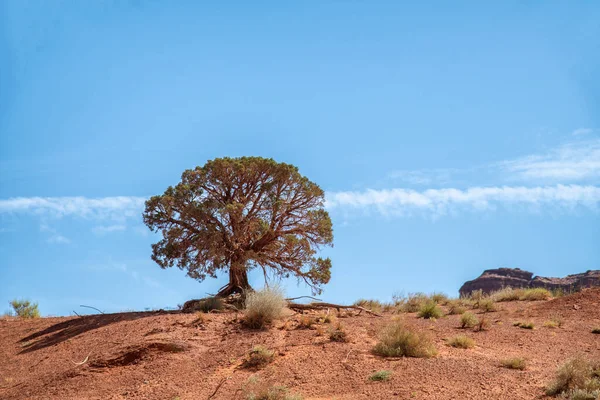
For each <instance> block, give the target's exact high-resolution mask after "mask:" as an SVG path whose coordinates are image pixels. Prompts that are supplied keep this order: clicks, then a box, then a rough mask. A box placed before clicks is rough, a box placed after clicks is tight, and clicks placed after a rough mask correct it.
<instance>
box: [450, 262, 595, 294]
mask: <svg viewBox="0 0 600 400" xmlns="http://www.w3.org/2000/svg"><path fill="white" fill-rule="evenodd" d="M593 286H600V270H588V271H586V272H584V273H581V274H573V275H567V276H565V277H564V278H548V277H543V276H534V275H533V273H532V272H529V271H524V270H522V269H519V268H496V269H487V270H485V271H483V273H482V274H481V275H480V276H479V277H478V278H476V279H473V280H471V281H467V282H465V283H464V284H463V285H462V287H461V288H460V290H459V292H460V295H461V296H466V295H468V294H469V293H471V292H472V291H474V290H482V291H483V292H484V293H490V292H494V291H496V290H500V289H502V288H505V287H512V288H538V287H541V288H546V289H550V290H555V289H562V290H564V291H566V292H571V291H575V290H579V289H581V288H585V287H593Z"/></svg>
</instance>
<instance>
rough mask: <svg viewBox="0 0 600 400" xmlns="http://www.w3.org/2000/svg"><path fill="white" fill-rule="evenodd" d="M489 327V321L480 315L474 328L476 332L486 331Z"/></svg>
mask: <svg viewBox="0 0 600 400" xmlns="http://www.w3.org/2000/svg"><path fill="white" fill-rule="evenodd" d="M489 327H490V321H488V319H487V318H486V317H481V319H480V320H479V322H478V323H477V325H476V326H475V330H476V331H477V332H481V331H487V330H488V329H489Z"/></svg>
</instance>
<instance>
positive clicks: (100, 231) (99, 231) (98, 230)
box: [92, 225, 127, 235]
mask: <svg viewBox="0 0 600 400" xmlns="http://www.w3.org/2000/svg"><path fill="white" fill-rule="evenodd" d="M125 229H127V227H126V226H125V225H108V226H96V227H94V228H92V232H94V233H95V234H96V235H105V234H107V233H111V232H122V231H124V230H125Z"/></svg>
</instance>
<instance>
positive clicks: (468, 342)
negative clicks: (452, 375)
mask: <svg viewBox="0 0 600 400" xmlns="http://www.w3.org/2000/svg"><path fill="white" fill-rule="evenodd" d="M448 345H449V346H452V347H456V348H457V349H471V348H473V347H475V341H474V340H473V339H471V338H470V337H468V336H465V335H458V336H454V337H452V338H450V339H448Z"/></svg>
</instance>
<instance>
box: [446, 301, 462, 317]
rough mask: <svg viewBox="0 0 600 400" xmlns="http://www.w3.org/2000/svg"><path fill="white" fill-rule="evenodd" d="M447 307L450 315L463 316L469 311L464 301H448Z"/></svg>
mask: <svg viewBox="0 0 600 400" xmlns="http://www.w3.org/2000/svg"><path fill="white" fill-rule="evenodd" d="M447 305H448V314H450V315H456V314H463V313H464V312H465V311H467V308H466V307H465V305H464V303H463V301H462V300H450V301H448V303H447Z"/></svg>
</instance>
